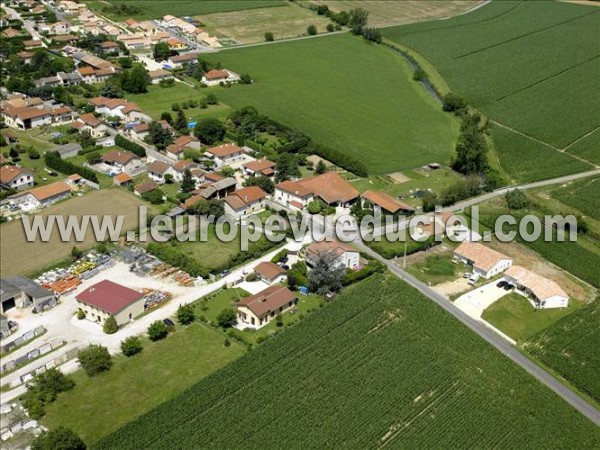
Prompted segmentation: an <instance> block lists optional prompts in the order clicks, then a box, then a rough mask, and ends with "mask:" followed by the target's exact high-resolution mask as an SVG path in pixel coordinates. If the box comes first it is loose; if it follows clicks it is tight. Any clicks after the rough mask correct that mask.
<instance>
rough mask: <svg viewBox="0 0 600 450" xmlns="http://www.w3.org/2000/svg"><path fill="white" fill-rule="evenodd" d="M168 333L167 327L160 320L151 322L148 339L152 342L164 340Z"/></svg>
mask: <svg viewBox="0 0 600 450" xmlns="http://www.w3.org/2000/svg"><path fill="white" fill-rule="evenodd" d="M168 333H169V330H168V329H167V325H166V324H165V323H164V322H163V321H162V320H157V321H156V322H152V323H151V324H150V326H149V327H148V337H149V338H150V340H151V341H152V342H156V341H160V340H161V339H164V338H166V337H167V334H168Z"/></svg>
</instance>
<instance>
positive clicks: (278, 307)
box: [237, 285, 298, 329]
mask: <svg viewBox="0 0 600 450" xmlns="http://www.w3.org/2000/svg"><path fill="white" fill-rule="evenodd" d="M297 303H298V296H297V295H296V294H295V293H294V292H292V291H290V290H289V289H288V288H286V287H283V286H277V285H273V286H269V287H268V288H266V289H264V290H262V291H260V292H259V293H257V294H254V295H251V296H250V297H246V298H243V299H242V300H240V301H239V302H238V304H237V320H238V327H239V328H253V329H259V328H261V327H263V326H265V325H266V324H268V323H269V322H271V321H272V320H274V319H275V317H277V316H278V315H279V314H282V313H285V312H287V311H290V310H291V309H292V308H294V307H295V305H296V304H297Z"/></svg>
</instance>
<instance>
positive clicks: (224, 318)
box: [217, 308, 236, 328]
mask: <svg viewBox="0 0 600 450" xmlns="http://www.w3.org/2000/svg"><path fill="white" fill-rule="evenodd" d="M235 321H236V315H235V311H234V310H233V308H225V309H224V310H222V311H221V312H220V313H219V315H218V316H217V324H218V325H219V326H220V327H222V328H228V327H231V326H233V325H234V324H235Z"/></svg>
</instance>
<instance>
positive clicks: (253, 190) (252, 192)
mask: <svg viewBox="0 0 600 450" xmlns="http://www.w3.org/2000/svg"><path fill="white" fill-rule="evenodd" d="M266 198H267V193H266V192H265V191H263V190H262V189H261V188H260V187H258V186H249V187H245V188H243V189H239V190H237V191H235V192H233V193H232V194H229V195H228V196H227V197H225V199H224V203H223V206H224V208H225V214H227V215H229V216H233V217H235V218H238V219H239V218H242V217H245V216H248V215H250V214H255V213H257V212H259V211H262V210H263V209H265V200H266Z"/></svg>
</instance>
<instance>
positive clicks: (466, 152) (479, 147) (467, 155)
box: [451, 114, 488, 175]
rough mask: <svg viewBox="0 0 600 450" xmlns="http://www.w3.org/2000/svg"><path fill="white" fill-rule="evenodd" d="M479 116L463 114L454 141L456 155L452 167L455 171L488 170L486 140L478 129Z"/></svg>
mask: <svg viewBox="0 0 600 450" xmlns="http://www.w3.org/2000/svg"><path fill="white" fill-rule="evenodd" d="M480 120H481V117H480V116H479V115H478V114H475V115H467V116H464V118H463V122H462V124H461V129H460V134H459V136H458V141H457V143H456V155H455V157H454V159H453V161H452V164H451V165H452V168H453V169H454V170H456V171H457V172H460V173H463V174H465V175H468V174H483V173H484V172H486V171H487V170H488V161H487V141H486V139H485V135H484V134H483V132H482V130H480V129H479V122H480Z"/></svg>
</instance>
